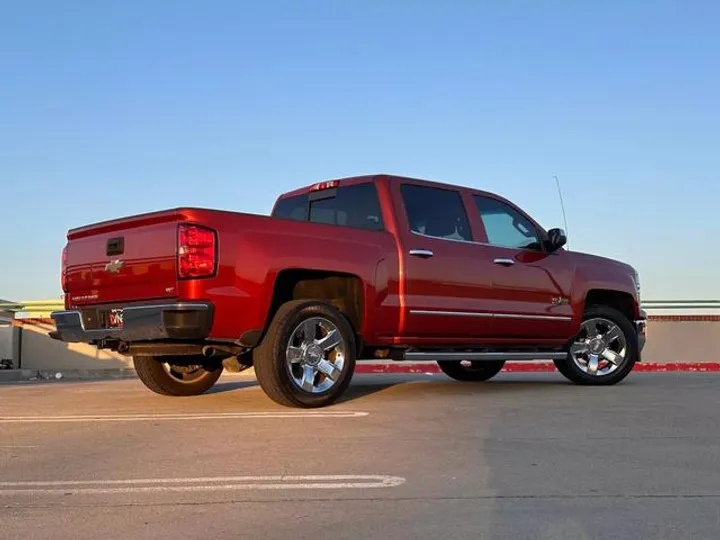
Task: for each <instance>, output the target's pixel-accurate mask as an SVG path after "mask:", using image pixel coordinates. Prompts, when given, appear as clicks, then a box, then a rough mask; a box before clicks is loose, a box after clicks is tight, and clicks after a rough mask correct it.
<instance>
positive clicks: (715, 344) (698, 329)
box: [22, 318, 720, 371]
mask: <svg viewBox="0 0 720 540" xmlns="http://www.w3.org/2000/svg"><path fill="white" fill-rule="evenodd" d="M23 328H24V330H23V338H22V367H23V368H26V369H38V370H57V371H62V370H74V369H82V370H85V369H116V368H128V367H132V361H131V360H130V358H129V357H127V356H122V355H120V354H117V353H112V352H109V351H98V350H97V349H95V347H91V346H89V345H84V344H79V343H63V342H60V341H55V340H53V339H50V337H48V333H49V332H50V331H51V330H53V329H54V327H53V325H52V324H49V323H32V324H24V325H23ZM717 351H720V318H715V319H712V320H690V321H680V320H676V319H673V320H651V321H650V322H649V323H648V330H647V345H646V347H645V350H644V351H643V362H648V363H663V364H666V363H701V362H720V353H718V352H717Z"/></svg>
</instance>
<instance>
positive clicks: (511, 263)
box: [493, 258, 515, 266]
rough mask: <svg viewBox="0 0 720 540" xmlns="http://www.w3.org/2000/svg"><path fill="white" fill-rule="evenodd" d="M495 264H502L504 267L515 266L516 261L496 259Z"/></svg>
mask: <svg viewBox="0 0 720 540" xmlns="http://www.w3.org/2000/svg"><path fill="white" fill-rule="evenodd" d="M493 262H494V263H495V264H501V265H503V266H512V265H513V264H515V261H514V260H512V259H505V258H499V259H495V260H494V261H493Z"/></svg>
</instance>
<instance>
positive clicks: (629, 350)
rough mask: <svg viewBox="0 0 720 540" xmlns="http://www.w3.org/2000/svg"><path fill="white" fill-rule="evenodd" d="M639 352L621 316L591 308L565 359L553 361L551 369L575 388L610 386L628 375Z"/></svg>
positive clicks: (630, 327)
mask: <svg viewBox="0 0 720 540" xmlns="http://www.w3.org/2000/svg"><path fill="white" fill-rule="evenodd" d="M639 351H640V349H639V346H638V338H637V333H636V332H635V329H634V327H633V325H632V323H631V322H630V320H628V318H627V317H626V316H625V315H623V314H622V313H621V312H620V311H618V310H616V309H614V308H611V307H607V306H593V307H590V308H588V309H587V310H586V311H585V314H584V315H583V322H582V326H581V329H580V332H579V333H578V335H577V336H575V337H574V338H573V340H572V341H571V343H570V348H569V351H568V355H567V358H565V359H563V360H555V367H556V368H557V370H558V371H559V372H560V373H561V374H562V375H563V376H565V378H567V379H568V380H570V381H571V382H574V383H575V384H581V385H595V386H606V385H612V384H617V383H619V382H620V381H622V380H623V379H625V377H627V376H628V375H629V374H630V372H631V371H632V369H633V366H634V365H635V362H637V360H638V357H639Z"/></svg>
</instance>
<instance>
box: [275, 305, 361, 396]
mask: <svg viewBox="0 0 720 540" xmlns="http://www.w3.org/2000/svg"><path fill="white" fill-rule="evenodd" d="M346 355H347V345H346V343H345V339H344V338H343V336H342V333H341V332H340V329H339V328H338V327H337V326H336V325H335V323H333V322H332V321H330V320H328V319H326V318H324V317H311V318H309V319H305V320H304V321H302V322H301V323H300V324H298V325H297V326H296V327H295V329H294V330H293V331H292V334H290V341H289V342H288V345H287V348H286V349H285V360H286V365H287V368H288V371H289V373H290V378H291V380H292V382H293V383H294V384H295V385H296V386H297V387H298V388H300V389H301V390H304V391H305V392H308V393H311V394H320V393H322V392H326V391H328V390H330V389H331V388H332V387H333V386H335V383H336V382H337V381H338V380H339V379H340V375H341V374H342V372H343V367H344V366H345V358H346Z"/></svg>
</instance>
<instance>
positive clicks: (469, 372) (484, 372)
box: [438, 360, 505, 382]
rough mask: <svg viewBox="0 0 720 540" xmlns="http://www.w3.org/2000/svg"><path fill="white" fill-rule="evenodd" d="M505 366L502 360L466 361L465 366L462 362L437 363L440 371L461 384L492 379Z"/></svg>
mask: <svg viewBox="0 0 720 540" xmlns="http://www.w3.org/2000/svg"><path fill="white" fill-rule="evenodd" d="M504 365H505V361H504V360H497V361H487V362H486V361H482V362H477V361H476V362H472V361H468V362H467V365H466V364H464V363H463V362H449V361H439V362H438V366H440V370H441V371H442V372H443V373H444V374H445V375H447V376H448V377H450V378H452V379H455V380H456V381H463V382H481V381H488V380H490V379H492V378H493V377H494V376H495V375H497V374H498V373H500V371H502V368H503V366H504Z"/></svg>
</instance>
